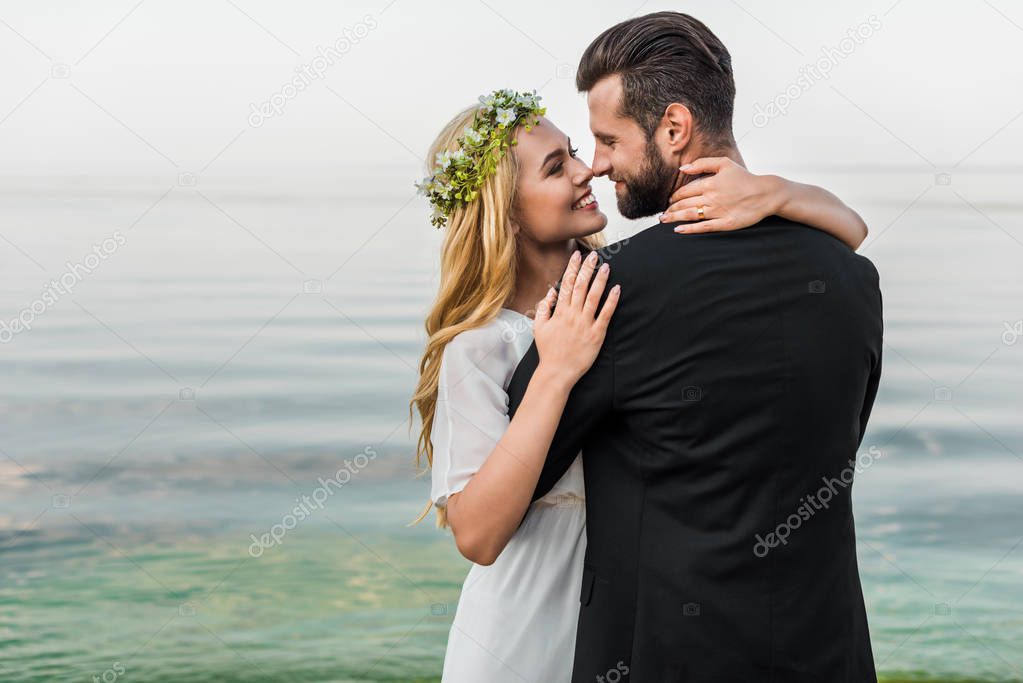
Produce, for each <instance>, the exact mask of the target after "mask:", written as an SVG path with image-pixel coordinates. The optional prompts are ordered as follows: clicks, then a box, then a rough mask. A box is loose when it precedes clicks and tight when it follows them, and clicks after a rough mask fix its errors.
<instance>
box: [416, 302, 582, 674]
mask: <svg viewBox="0 0 1023 683" xmlns="http://www.w3.org/2000/svg"><path fill="white" fill-rule="evenodd" d="M532 342H533V321H532V320H531V319H530V318H528V317H526V316H524V315H522V314H521V313H517V312H515V311H512V310H509V309H502V310H501V312H500V313H499V314H498V316H497V318H496V319H495V320H493V321H492V322H490V323H489V324H487V325H486V326H484V327H481V328H477V329H474V330H469V331H467V332H463V333H461V334H459V335H458V336H457V337H455V338H454V339H453V340H452V341H451V342H450V343H449V344H448V345H447V346H446V347H445V349H444V355H443V358H442V361H441V369H440V379H439V382H438V395H437V410H436V414H435V417H434V423H433V432H432V438H433V449H434V451H433V472H432V477H433V478H432V488H431V498H432V499H433V502H434V504H436V505H438V506H444V505H445V504H446V503H447V498H448V496H450V495H451V494H453V493H457V492H458V491H461V490H462V489H463V488H465V485H466V484H467V483H468V482H469V479H471V478H472V475H473V474H474V473H475V472H476V471H477V470H479V468H480V466H481V465H482V464H483V462H484V461H485V460H486V458H487V456H488V455H489V454H490V452H491V451H492V450H493V448H494V445H495V444H496V443H497V441H498V439H500V438H501V436H502V435H503V434H504V432H505V430H506V429H507V428H508V422H509V420H508V395H507V392H506V389H507V387H508V383H509V381H510V380H511V377H512V374H513V373H514V371H515V366H516V365H518V362H519V360H520V359H521V358H522V356H523V355H525V353H526V350H527V349H528V348H529V346H530V344H531V343H532ZM584 502H585V494H584V489H583V470H582V460H581V458H580V457H579V456H576V459H575V461H574V462H573V463H572V466H571V467H570V468H569V470H568V471H567V472H566V473H565V475H564V476H563V477H562V478H561V479H560V480H559V481H558V483H557V484H556V485H555V486H554V488H553V489H552V490H551V491H550V492H549V493H548V494H547V495H545V496H544V497H543V498H540V499H539V500H537V501H535V502H534V503H533V504H532V506H531V508H530V510H529V513H528V514H527V515H526V518H525V521H524V523H523V524H522V526H521V527H519V529H518V531H517V532H516V533H515V536H513V537H512V539H511V541H510V542H509V543H508V545H507V546H506V547H505V549H504V551H503V552H502V553H501V555H500V556H499V557H498V558H497V561H496V562H494V563H493V564H492V565H490V566H488V567H484V566H480V565H476V564H474V565H473V566H472V568H471V569H470V570H469V574H468V576H467V577H466V579H465V583H464V584H463V586H462V594H461V598H460V599H459V602H458V609H457V610H456V612H455V619H454V623H453V624H452V625H451V632H450V634H449V636H448V646H447V652H446V654H445V657H444V674H443V679H442V681H443V683H505V682H507V683H563V682H564V683H567V682H568V681H570V680H571V677H572V660H573V655H574V652H575V631H576V623H577V620H578V617H579V589H580V585H581V583H582V569H583V553H584V551H585V550H586V511H585V507H584Z"/></svg>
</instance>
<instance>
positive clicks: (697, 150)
mask: <svg viewBox="0 0 1023 683" xmlns="http://www.w3.org/2000/svg"><path fill="white" fill-rule="evenodd" d="M704 157H727V158H729V159H731V160H732V161H734V162H735V163H737V164H739V165H740V166H742V167H743V168H746V162H745V161H744V160H743V158H742V154H740V153H739V148H738V147H737V146H736V145H735V144H734V143H731V144H728V145H717V146H709V145H700V146H695V147H692V146H691V147H687V148H686V150H685V153H684V154H683V155H682V163H680V164H679V166H685V165H686V164H689V163H692V162H694V161H696V160H697V159H703V158H704ZM700 176H701V174H696V175H687V174H685V173H679V175H678V179H677V180H676V181H675V186H674V187H673V188H672V190H671V191H672V192H674V191H675V190H677V189H678V188H680V187H682V186H683V185H685V184H686V183H690V182H692V181H694V180H696V179H697V178H699V177H700Z"/></svg>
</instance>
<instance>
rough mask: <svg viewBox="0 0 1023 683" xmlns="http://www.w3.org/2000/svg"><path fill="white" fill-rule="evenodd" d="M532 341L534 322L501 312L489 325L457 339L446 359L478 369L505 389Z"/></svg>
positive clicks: (449, 348)
mask: <svg viewBox="0 0 1023 683" xmlns="http://www.w3.org/2000/svg"><path fill="white" fill-rule="evenodd" d="M532 340H533V321H532V320H530V319H529V318H527V317H526V316H524V315H521V314H519V313H516V312H514V311H510V310H508V309H501V311H500V312H499V313H498V314H497V316H496V317H495V318H494V319H493V320H491V321H490V322H488V323H487V324H485V325H481V326H480V327H474V328H472V329H471V330H466V331H464V332H460V333H459V334H457V335H455V337H454V338H453V339H452V340H451V341H450V342H448V344H447V346H445V347H444V359H445V361H447V362H448V363H449V364H450V363H451V362H458V363H461V364H471V365H474V366H476V367H478V368H479V369H480V370H482V371H483V372H485V373H487V374H488V375H491V376H492V377H493V379H494V380H495V381H498V382H500V383H501V384H502V385H503V384H504V383H505V379H506V375H507V374H508V372H507V371H508V368H509V367H510V368H512V369H514V368H515V366H516V365H517V364H518V362H519V360H521V358H522V356H523V355H524V354H525V352H526V349H528V348H529V344H530V343H532Z"/></svg>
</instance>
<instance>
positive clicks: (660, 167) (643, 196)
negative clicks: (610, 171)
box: [617, 137, 678, 218]
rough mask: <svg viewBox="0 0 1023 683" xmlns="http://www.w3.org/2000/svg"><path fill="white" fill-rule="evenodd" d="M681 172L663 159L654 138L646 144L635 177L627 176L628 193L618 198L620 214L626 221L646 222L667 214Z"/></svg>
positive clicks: (622, 178) (625, 180)
mask: <svg viewBox="0 0 1023 683" xmlns="http://www.w3.org/2000/svg"><path fill="white" fill-rule="evenodd" d="M677 178H678V169H677V168H674V167H672V166H670V165H668V163H667V162H666V161H664V158H663V157H662V156H661V153H660V150H658V149H657V145H656V144H655V143H654V140H653V138H652V137H651V138H650V139H648V140H647V142H646V148H645V149H644V151H643V165H642V166H641V167H640V169H639V172H638V173H637V174H636V175H635V176H634V177H627V176H625V175H624V174H623V175H622V177H621V180H622V181H623V182H624V183H625V193H624V194H623V195H621V196H619V197H618V198H617V199H618V212H619V213H621V214H622V215H623V216H625V217H626V218H643V217H644V216H652V215H654V214H655V213H660V212H661V211H664V209H665V208H667V206H668V200H669V199H670V198H671V193H672V192H673V191H674V190H675V187H674V186H675V181H676V179H677Z"/></svg>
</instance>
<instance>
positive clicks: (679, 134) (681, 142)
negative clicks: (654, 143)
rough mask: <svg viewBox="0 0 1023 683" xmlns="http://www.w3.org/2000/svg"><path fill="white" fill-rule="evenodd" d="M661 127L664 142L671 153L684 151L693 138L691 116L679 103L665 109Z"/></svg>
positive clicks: (673, 103) (684, 106) (687, 109)
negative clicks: (663, 132) (663, 133)
mask: <svg viewBox="0 0 1023 683" xmlns="http://www.w3.org/2000/svg"><path fill="white" fill-rule="evenodd" d="M662 126H663V127H664V130H665V141H666V143H667V145H668V148H669V149H670V150H671V151H672V152H680V151H681V150H683V149H685V147H686V146H687V145H688V144H689V141H690V140H692V138H693V114H692V112H690V111H689V107H687V106H686V105H684V104H682V103H680V102H672V103H671V104H669V105H668V106H667V107H665V109H664V119H663V121H662Z"/></svg>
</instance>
